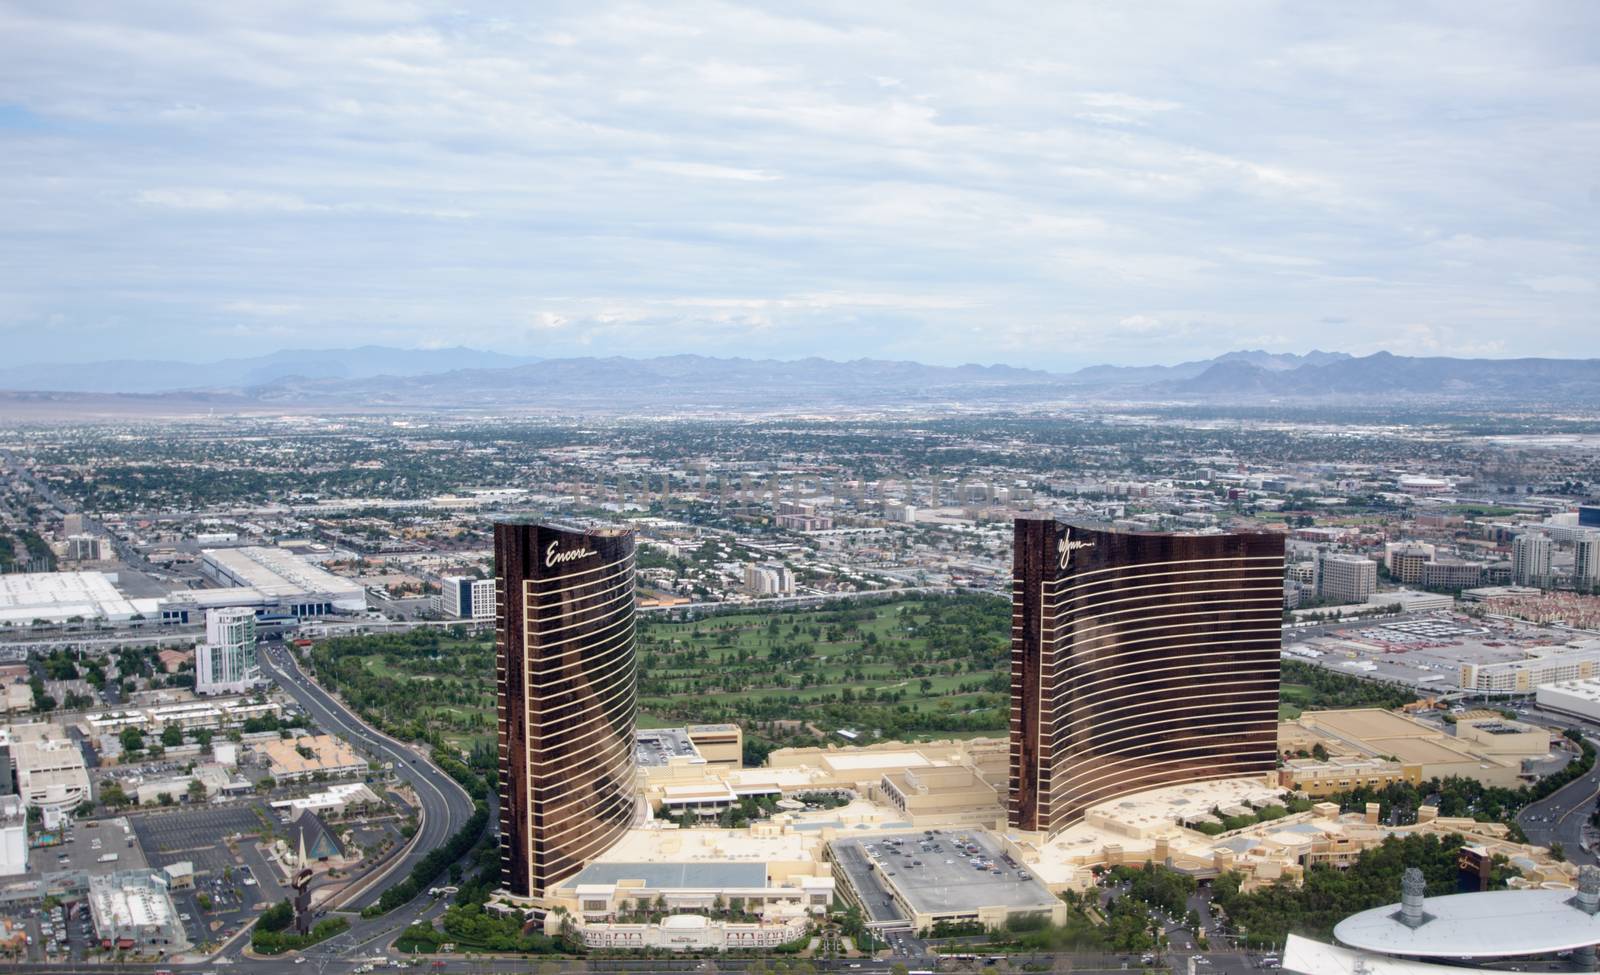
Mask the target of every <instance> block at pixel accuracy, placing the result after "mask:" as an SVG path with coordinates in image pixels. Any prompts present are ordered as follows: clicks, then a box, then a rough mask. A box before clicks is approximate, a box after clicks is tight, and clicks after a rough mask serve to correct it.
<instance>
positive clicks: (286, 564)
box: [200, 545, 366, 609]
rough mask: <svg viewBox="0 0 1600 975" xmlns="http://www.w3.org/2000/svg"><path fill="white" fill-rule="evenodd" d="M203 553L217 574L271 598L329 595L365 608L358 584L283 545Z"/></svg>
mask: <svg viewBox="0 0 1600 975" xmlns="http://www.w3.org/2000/svg"><path fill="white" fill-rule="evenodd" d="M200 555H201V557H202V559H204V561H205V563H206V565H207V566H208V567H210V568H211V569H212V570H213V571H214V572H215V573H216V575H218V576H220V577H222V578H223V579H225V580H227V581H228V582H231V583H233V584H234V585H237V586H248V587H249V588H251V589H255V590H257V591H259V592H261V593H264V594H266V595H267V596H269V597H273V598H276V599H294V598H297V597H299V596H304V595H319V596H329V597H331V598H332V601H333V602H334V603H335V604H336V605H338V606H339V607H340V608H341V609H364V608H365V607H366V594H365V592H364V591H363V590H362V588H361V585H360V584H359V583H357V582H353V581H351V580H349V579H344V578H340V577H339V576H336V575H334V574H333V573H331V572H329V571H328V570H326V569H323V568H320V567H318V566H315V565H312V564H311V563H310V562H308V561H306V560H305V559H303V558H301V557H300V556H298V555H296V554H294V553H293V552H289V551H286V550H284V549H281V548H269V547H267V546H264V545H253V546H249V547H246V548H219V549H205V550H204V551H202V552H201V553H200Z"/></svg>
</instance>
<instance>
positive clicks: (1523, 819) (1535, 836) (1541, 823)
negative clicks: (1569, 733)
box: [1517, 738, 1600, 865]
mask: <svg viewBox="0 0 1600 975" xmlns="http://www.w3.org/2000/svg"><path fill="white" fill-rule="evenodd" d="M1589 743H1590V744H1591V745H1596V746H1597V747H1600V742H1596V741H1595V740H1594V739H1593V738H1590V739H1589ZM1597 798H1600V761H1596V762H1595V767H1594V768H1591V769H1590V770H1589V772H1588V774H1587V775H1584V776H1582V777H1580V778H1577V779H1574V780H1573V781H1571V782H1569V783H1567V784H1566V785H1565V786H1562V787H1561V788H1560V789H1557V790H1556V791H1555V792H1553V793H1551V794H1550V795H1548V796H1546V797H1545V798H1543V799H1540V800H1539V801H1538V802H1534V803H1529V804H1528V805H1527V806H1524V807H1523V809H1522V811H1521V812H1519V813H1517V825H1519V826H1521V827H1522V831H1523V832H1524V833H1527V834H1528V839H1529V840H1530V841H1531V842H1533V843H1536V844H1538V845H1539V846H1549V845H1550V844H1551V843H1552V842H1558V843H1560V844H1561V847H1562V849H1563V851H1564V852H1565V853H1566V856H1567V859H1568V860H1570V861H1571V862H1573V863H1576V864H1580V865H1581V864H1589V863H1594V862H1595V855H1594V854H1593V853H1585V852H1584V851H1583V847H1582V843H1583V824H1584V823H1585V822H1587V821H1588V819H1589V814H1590V813H1591V812H1593V811H1594V808H1595V800H1596V799H1597Z"/></svg>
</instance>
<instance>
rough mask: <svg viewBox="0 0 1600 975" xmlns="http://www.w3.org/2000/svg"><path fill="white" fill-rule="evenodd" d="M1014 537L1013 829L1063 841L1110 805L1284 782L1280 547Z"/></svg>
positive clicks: (1039, 530) (1038, 531)
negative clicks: (1253, 778)
mask: <svg viewBox="0 0 1600 975" xmlns="http://www.w3.org/2000/svg"><path fill="white" fill-rule="evenodd" d="M1014 533H1015V550H1014V551H1015V554H1014V577H1013V583H1012V586H1013V590H1012V607H1013V608H1012V654H1011V755H1010V810H1009V811H1010V823H1011V825H1012V826H1013V827H1016V828H1018V829H1023V830H1031V831H1039V832H1042V833H1045V834H1053V833H1055V832H1057V831H1059V830H1060V829H1062V828H1064V827H1066V826H1068V825H1070V824H1072V823H1073V822H1075V821H1077V820H1079V819H1081V818H1082V816H1083V813H1084V810H1085V809H1086V808H1088V807H1089V806H1091V805H1094V804H1095V803H1099V802H1103V801H1105V800H1107V799H1110V798H1114V797H1116V796H1120V795H1126V794H1129V793H1133V792H1137V791H1140V790H1143V789H1149V788H1153V787H1156V786H1165V785H1172V784H1175V783H1181V782H1195V781H1201V780H1205V779H1214V778H1224V777H1233V776H1248V775H1255V774H1262V773H1267V772H1271V771H1272V770H1273V769H1274V767H1275V766H1276V760H1277V753H1276V740H1275V736H1274V729H1275V728H1276V723H1277V713H1278V666H1279V659H1278V655H1279V651H1280V648H1281V639H1280V627H1281V612H1282V610H1281V607H1282V600H1283V592H1282V578H1283V553H1284V541H1283V536H1281V535H1277V534H1269V533H1244V534H1216V535H1175V534H1162V533H1141V532H1119V531H1105V530H1101V529H1096V528H1085V527H1079V526H1074V525H1068V524H1065V523H1062V522H1058V521H1056V520H1055V519H1019V520H1018V521H1017V522H1016V525H1015V529H1014ZM1368 564H1369V565H1371V563H1368Z"/></svg>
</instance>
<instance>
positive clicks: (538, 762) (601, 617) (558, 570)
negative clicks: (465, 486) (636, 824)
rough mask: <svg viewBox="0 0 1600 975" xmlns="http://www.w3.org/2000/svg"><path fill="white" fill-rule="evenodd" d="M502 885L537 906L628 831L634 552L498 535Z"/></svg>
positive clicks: (524, 533) (504, 527)
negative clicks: (546, 894) (536, 902)
mask: <svg viewBox="0 0 1600 975" xmlns="http://www.w3.org/2000/svg"><path fill="white" fill-rule="evenodd" d="M494 548H495V567H496V589H495V595H496V599H497V602H496V609H495V624H496V645H495V649H496V654H495V680H496V684H497V687H498V698H499V701H498V703H499V718H500V720H499V748H500V844H501V845H500V851H501V852H500V858H501V886H502V889H503V890H504V892H505V893H506V894H507V895H509V896H510V897H512V898H515V899H518V900H522V899H527V900H532V901H537V900H539V899H540V898H542V897H543V896H544V895H545V892H546V891H548V890H550V889H552V888H553V887H554V885H556V884H558V883H560V882H561V881H563V880H566V879H567V878H569V877H571V876H573V875H574V874H576V873H577V872H578V871H579V870H581V869H582V868H583V867H584V865H585V864H587V863H588V862H589V861H590V860H592V859H593V858H594V857H596V856H597V855H599V854H601V853H603V852H605V851H606V850H607V849H609V848H610V847H611V846H612V844H614V843H615V842H616V841H617V840H618V839H619V838H620V837H621V836H622V834H623V833H624V832H626V831H627V829H628V827H629V826H630V825H631V824H632V822H633V819H634V803H635V793H636V787H635V776H636V762H635V758H634V716H635V710H636V707H637V688H638V679H637V673H636V671H635V660H634V554H633V548H634V540H633V533H632V532H628V531H616V530H595V531H576V530H568V529H565V528H558V527H553V526H550V525H542V524H532V523H516V522H511V523H501V524H497V525H495V529H494Z"/></svg>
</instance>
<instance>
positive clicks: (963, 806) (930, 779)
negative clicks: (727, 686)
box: [640, 726, 1008, 825]
mask: <svg viewBox="0 0 1600 975" xmlns="http://www.w3.org/2000/svg"><path fill="white" fill-rule="evenodd" d="M712 727H714V728H720V727H721V726H712ZM663 734H670V733H669V732H668V733H664V732H662V731H660V730H657V731H652V732H641V733H640V735H641V738H643V737H646V736H647V735H651V736H661V735H663ZM687 734H688V737H689V739H690V740H691V741H692V742H694V749H693V751H692V752H691V753H688V754H673V755H671V756H670V757H667V758H664V759H657V760H655V761H654V762H644V763H641V768H640V773H641V782H642V788H643V791H644V795H645V799H646V801H647V802H648V803H649V805H650V807H651V808H652V809H656V810H660V811H661V813H662V814H663V815H666V816H669V817H675V816H678V815H680V814H682V813H684V812H693V813H697V814H699V815H702V816H714V815H716V814H718V813H720V812H721V811H722V810H724V809H727V808H728V807H729V806H731V805H733V804H735V803H737V802H738V801H739V800H740V799H743V798H745V797H749V796H775V797H776V796H783V797H795V796H805V795H806V794H808V793H820V792H836V793H844V794H847V795H849V796H851V797H859V798H863V799H868V800H871V801H873V802H878V803H882V804H885V805H889V806H893V807H894V808H896V809H898V810H899V811H900V812H903V813H905V814H907V815H912V816H915V817H918V819H917V822H919V823H921V824H936V823H948V824H951V825H956V824H982V825H994V824H995V823H997V822H999V821H1000V820H1002V819H1003V818H1004V817H1005V807H1004V800H1005V793H1004V790H1005V787H1006V775H1007V768H1008V764H1007V763H1008V752H1007V747H1008V746H1007V743H1006V742H1005V741H1004V740H1003V739H992V738H975V739H971V740H967V741H934V742H918V743H915V744H906V743H903V742H879V743H877V744H873V745H867V746H863V747H841V746H830V747H827V748H780V749H778V750H777V751H774V752H773V753H772V754H771V755H769V756H768V759H767V764H766V765H765V766H763V767H761V768H739V767H738V766H737V765H732V764H728V761H727V760H729V759H731V758H732V754H731V753H732V749H733V744H732V741H731V740H730V739H731V738H732V735H731V734H728V733H727V732H712V733H711V734H712V735H713V737H712V739H711V740H710V742H709V743H708V746H707V747H708V748H709V749H710V752H709V754H707V751H706V749H705V748H702V746H701V744H700V741H701V740H702V737H703V735H704V733H703V732H701V731H699V730H698V729H697V728H689V729H687ZM719 737H720V738H721V740H720V741H719V740H718V738H719ZM718 747H721V748H722V749H724V751H721V752H718V751H717V749H718ZM742 747H743V746H742V742H741V743H740V749H741V751H742ZM712 756H719V757H721V758H723V761H714V760H713V758H712Z"/></svg>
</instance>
